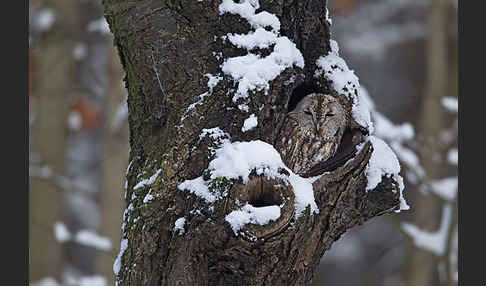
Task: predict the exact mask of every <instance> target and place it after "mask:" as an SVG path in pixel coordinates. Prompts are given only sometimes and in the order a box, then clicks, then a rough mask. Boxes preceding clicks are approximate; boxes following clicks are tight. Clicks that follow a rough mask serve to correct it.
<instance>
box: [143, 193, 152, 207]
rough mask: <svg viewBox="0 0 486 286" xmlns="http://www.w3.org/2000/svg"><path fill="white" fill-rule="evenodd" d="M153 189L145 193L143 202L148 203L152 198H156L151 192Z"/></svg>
mask: <svg viewBox="0 0 486 286" xmlns="http://www.w3.org/2000/svg"><path fill="white" fill-rule="evenodd" d="M151 192H152V190H150V191H149V192H148V193H147V195H145V197H144V198H143V203H144V204H146V203H148V202H150V201H151V200H153V199H154V196H152V194H151Z"/></svg>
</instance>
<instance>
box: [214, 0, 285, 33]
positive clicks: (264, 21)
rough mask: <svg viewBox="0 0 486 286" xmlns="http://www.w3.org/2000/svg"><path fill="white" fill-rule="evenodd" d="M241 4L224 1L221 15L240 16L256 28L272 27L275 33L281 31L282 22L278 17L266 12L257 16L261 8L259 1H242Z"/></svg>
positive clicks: (230, 0)
mask: <svg viewBox="0 0 486 286" xmlns="http://www.w3.org/2000/svg"><path fill="white" fill-rule="evenodd" d="M240 2H241V3H235V2H234V1H233V0H223V2H222V3H221V5H219V14H220V15H223V14H224V13H231V14H236V15H240V16H241V17H242V18H244V19H246V20H247V21H248V23H250V25H251V26H252V27H254V28H260V27H262V28H265V27H272V29H273V30H274V31H279V30H280V21H279V20H278V18H277V16H275V15H273V14H270V13H268V12H266V11H262V12H260V13H258V14H255V11H256V10H257V9H258V8H260V3H259V1H258V0H242V1H240Z"/></svg>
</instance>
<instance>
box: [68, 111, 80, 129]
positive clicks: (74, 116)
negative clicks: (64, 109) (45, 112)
mask: <svg viewBox="0 0 486 286" xmlns="http://www.w3.org/2000/svg"><path fill="white" fill-rule="evenodd" d="M67 122H68V127H69V130H72V131H79V130H80V129H81V127H82V126H83V118H82V117H81V114H80V113H79V112H77V111H75V110H71V111H70V112H69V115H68V119H67Z"/></svg>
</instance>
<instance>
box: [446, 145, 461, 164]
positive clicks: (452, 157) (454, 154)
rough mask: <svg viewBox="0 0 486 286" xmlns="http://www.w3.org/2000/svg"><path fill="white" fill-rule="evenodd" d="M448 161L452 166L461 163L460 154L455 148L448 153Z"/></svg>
mask: <svg viewBox="0 0 486 286" xmlns="http://www.w3.org/2000/svg"><path fill="white" fill-rule="evenodd" d="M447 161H448V162H449V163H450V164H452V165H457V163H458V162H459V153H458V151H457V149H456V148H453V149H451V150H449V152H447Z"/></svg>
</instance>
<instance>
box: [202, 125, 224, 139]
mask: <svg viewBox="0 0 486 286" xmlns="http://www.w3.org/2000/svg"><path fill="white" fill-rule="evenodd" d="M206 136H209V138H211V139H213V140H215V141H218V142H219V141H222V140H225V139H227V138H229V137H230V135H229V134H228V133H227V132H224V131H223V130H221V128H219V127H214V128H203V130H202V132H201V134H200V135H199V141H201V140H202V139H203V138H204V137H206Z"/></svg>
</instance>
